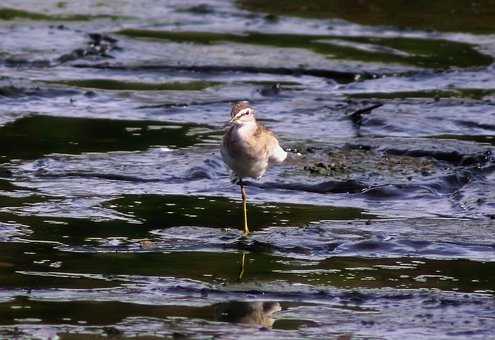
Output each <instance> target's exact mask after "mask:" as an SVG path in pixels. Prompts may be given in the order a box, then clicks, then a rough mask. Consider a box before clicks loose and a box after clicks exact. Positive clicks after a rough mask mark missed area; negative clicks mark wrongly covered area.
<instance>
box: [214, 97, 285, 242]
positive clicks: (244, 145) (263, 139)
mask: <svg viewBox="0 0 495 340" xmlns="http://www.w3.org/2000/svg"><path fill="white" fill-rule="evenodd" d="M221 153H222V158H223V161H224V162H225V163H226V164H227V165H228V166H229V167H230V168H231V169H232V171H233V174H234V178H235V180H234V182H238V183H239V185H240V186H241V195H242V207H243V210H244V234H246V235H247V234H249V227H248V223H247V207H246V205H247V196H246V190H245V186H244V182H243V179H244V178H246V177H252V178H256V179H259V178H261V176H263V175H264V173H265V172H266V170H267V169H268V166H269V165H270V164H273V163H282V162H283V161H284V160H285V159H286V158H287V152H285V151H284V149H282V148H281V147H280V145H279V143H278V140H277V137H275V135H274V134H273V133H272V132H271V131H270V130H268V129H267V128H266V127H264V126H263V125H262V124H260V123H258V122H257V121H256V118H255V117H254V109H253V108H252V107H251V106H250V105H249V103H248V102H247V101H241V102H237V103H235V104H234V105H233V106H232V111H231V112H230V121H229V122H228V124H227V125H226V129H225V135H224V136H223V143H222V148H221Z"/></svg>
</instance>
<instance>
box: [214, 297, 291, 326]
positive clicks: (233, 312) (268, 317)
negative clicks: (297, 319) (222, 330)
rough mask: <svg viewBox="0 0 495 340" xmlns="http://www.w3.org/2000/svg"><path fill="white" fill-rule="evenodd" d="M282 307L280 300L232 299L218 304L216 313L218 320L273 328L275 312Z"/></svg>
mask: <svg viewBox="0 0 495 340" xmlns="http://www.w3.org/2000/svg"><path fill="white" fill-rule="evenodd" d="M281 309H282V308H281V307H280V304H279V303H278V302H267V301H256V302H241V301H231V302H226V303H220V304H218V305H217V306H216V315H217V319H218V321H224V322H231V323H242V324H247V325H260V326H263V327H267V328H271V327H272V326H273V323H274V322H275V319H274V318H273V314H274V313H276V312H278V311H280V310H281Z"/></svg>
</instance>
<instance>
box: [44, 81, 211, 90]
mask: <svg viewBox="0 0 495 340" xmlns="http://www.w3.org/2000/svg"><path fill="white" fill-rule="evenodd" d="M53 83H57V84H64V85H69V86H76V87H82V88H92V89H100V90H115V91H201V90H204V89H206V88H209V87H212V86H215V85H218V84H219V83H215V82H205V81H191V82H171V83H143V82H132V81H121V80H112V79H83V80H66V81H57V82H53Z"/></svg>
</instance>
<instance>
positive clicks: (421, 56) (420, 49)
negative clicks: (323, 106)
mask: <svg viewBox="0 0 495 340" xmlns="http://www.w3.org/2000/svg"><path fill="white" fill-rule="evenodd" d="M117 33H118V34H121V35H125V36H128V37H132V38H151V39H161V40H168V41H173V42H180V43H182V42H188V43H196V44H218V43H222V42H232V43H242V44H253V45H261V46H271V47H282V48H304V49H308V50H311V51H313V52H316V53H319V54H322V55H325V56H327V57H328V58H331V59H332V58H335V59H344V60H356V61H366V62H378V63H398V64H405V65H411V66H417V67H425V68H449V67H475V66H486V65H489V64H491V63H492V61H493V59H492V58H491V57H490V56H488V55H485V54H483V53H481V52H478V51H477V50H476V49H475V48H474V47H473V46H472V45H470V44H466V43H461V42H454V41H448V40H435V39H421V38H378V37H342V36H332V35H299V34H268V33H254V32H253V33H245V34H228V33H211V32H172V31H155V30H142V29H125V30H122V31H119V32H117ZM339 42H345V43H346V44H345V46H344V45H342V44H341V43H339ZM353 44H354V46H353ZM363 44H367V45H373V46H375V47H378V48H377V49H375V50H372V49H370V48H368V47H367V46H366V45H364V46H363ZM380 47H382V48H384V49H383V50H381V49H380ZM388 49H395V50H398V51H400V52H401V53H391V52H390V50H388Z"/></svg>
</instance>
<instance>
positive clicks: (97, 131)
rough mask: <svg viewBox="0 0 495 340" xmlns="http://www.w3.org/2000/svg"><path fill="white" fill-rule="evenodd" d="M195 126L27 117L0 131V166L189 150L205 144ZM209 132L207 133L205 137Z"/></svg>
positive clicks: (149, 122)
mask: <svg viewBox="0 0 495 340" xmlns="http://www.w3.org/2000/svg"><path fill="white" fill-rule="evenodd" d="M195 127H198V126H197V125H191V124H185V125H176V124H167V123H164V122H158V121H133V120H111V119H93V118H67V117H51V116H31V117H25V118H22V119H19V120H16V121H15V122H12V123H9V124H6V125H5V126H3V127H1V128H0V144H1V145H3V147H2V150H1V151H0V156H2V158H0V163H1V162H7V161H9V160H11V159H36V158H39V157H41V156H43V155H47V154H51V153H60V154H81V153H84V152H101V153H103V152H111V151H140V150H147V149H148V148H150V147H153V146H157V145H160V146H167V147H173V148H182V147H189V146H192V145H194V144H197V143H200V142H201V141H202V137H200V136H198V135H191V133H190V131H191V129H194V128H195ZM210 133H211V132H209V131H208V132H205V136H206V135H209V134H210ZM205 138H206V137H205Z"/></svg>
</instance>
